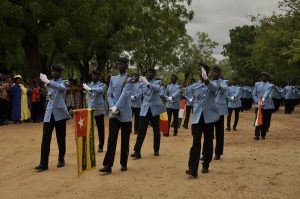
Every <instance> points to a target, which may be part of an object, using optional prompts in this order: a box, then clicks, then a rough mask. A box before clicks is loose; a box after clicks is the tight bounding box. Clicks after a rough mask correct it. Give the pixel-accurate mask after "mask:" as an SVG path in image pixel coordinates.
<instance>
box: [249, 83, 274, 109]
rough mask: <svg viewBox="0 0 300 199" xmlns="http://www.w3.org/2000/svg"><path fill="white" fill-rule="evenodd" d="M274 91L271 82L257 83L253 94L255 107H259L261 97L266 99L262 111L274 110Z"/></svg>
mask: <svg viewBox="0 0 300 199" xmlns="http://www.w3.org/2000/svg"><path fill="white" fill-rule="evenodd" d="M272 90H273V84H271V83H270V82H263V81H260V82H256V83H255V86H254V89H253V92H252V96H253V100H254V102H255V107H258V102H259V99H260V97H262V98H265V102H264V104H263V105H262V109H274V108H275V107H274V102H273V99H272V96H271V93H272Z"/></svg>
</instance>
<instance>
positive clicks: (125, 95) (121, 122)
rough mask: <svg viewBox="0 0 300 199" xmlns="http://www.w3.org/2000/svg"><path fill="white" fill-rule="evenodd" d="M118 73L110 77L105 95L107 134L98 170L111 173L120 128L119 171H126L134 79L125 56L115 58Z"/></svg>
mask: <svg viewBox="0 0 300 199" xmlns="http://www.w3.org/2000/svg"><path fill="white" fill-rule="evenodd" d="M117 61H118V62H117V66H118V69H119V73H120V74H119V75H115V76H112V77H111V79H110V83H109V87H108V91H107V97H108V102H109V107H110V109H111V112H110V114H109V136H108V144H107V151H106V154H105V157H104V160H103V166H104V167H103V168H102V169H100V170H99V171H100V172H103V173H107V174H109V173H111V171H112V169H111V168H112V166H113V164H114V159H115V154H116V147H117V140H118V134H119V131H120V129H121V157H120V163H121V171H127V161H128V152H129V139H130V133H131V130H132V109H131V96H132V89H133V83H134V80H133V78H131V77H130V76H129V75H128V74H127V72H126V71H127V69H128V62H129V60H128V59H127V58H119V59H118V60H117Z"/></svg>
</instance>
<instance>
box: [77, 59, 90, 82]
mask: <svg viewBox="0 0 300 199" xmlns="http://www.w3.org/2000/svg"><path fill="white" fill-rule="evenodd" d="M89 69H90V65H89V62H88V61H83V64H80V65H79V70H80V74H81V79H82V81H85V82H86V81H87V80H88V77H89Z"/></svg>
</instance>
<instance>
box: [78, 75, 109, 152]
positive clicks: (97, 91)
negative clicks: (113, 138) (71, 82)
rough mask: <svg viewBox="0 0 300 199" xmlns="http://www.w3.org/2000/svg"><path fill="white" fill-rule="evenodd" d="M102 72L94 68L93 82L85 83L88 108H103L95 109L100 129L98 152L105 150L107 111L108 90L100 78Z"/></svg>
mask: <svg viewBox="0 0 300 199" xmlns="http://www.w3.org/2000/svg"><path fill="white" fill-rule="evenodd" d="M100 76H101V73H100V71H99V70H93V72H92V82H91V83H89V84H88V85H87V84H83V88H84V89H85V90H86V91H87V92H88V95H89V102H88V108H95V109H102V110H96V111H95V113H94V114H95V121H96V124H97V129H98V139H99V145H98V152H99V153H101V152H103V145H104V140H105V139H104V138H105V133H104V132H105V127H104V115H105V113H106V111H105V101H104V94H105V91H106V84H104V83H103V82H101V80H100Z"/></svg>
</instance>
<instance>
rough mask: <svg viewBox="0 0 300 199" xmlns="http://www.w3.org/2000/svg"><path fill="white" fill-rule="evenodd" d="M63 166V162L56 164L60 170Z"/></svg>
mask: <svg viewBox="0 0 300 199" xmlns="http://www.w3.org/2000/svg"><path fill="white" fill-rule="evenodd" d="M64 166H65V161H59V162H58V163H57V166H56V167H57V168H62V167H64Z"/></svg>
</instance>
